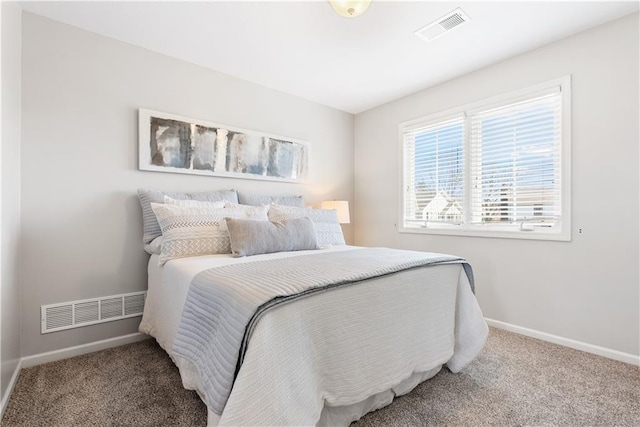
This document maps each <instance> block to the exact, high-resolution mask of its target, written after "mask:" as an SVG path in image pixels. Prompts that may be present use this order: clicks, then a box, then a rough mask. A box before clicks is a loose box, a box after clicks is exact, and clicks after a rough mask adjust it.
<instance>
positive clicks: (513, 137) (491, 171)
mask: <svg viewBox="0 0 640 427" xmlns="http://www.w3.org/2000/svg"><path fill="white" fill-rule="evenodd" d="M560 106H561V98H560V92H559V90H558V91H556V92H555V93H551V94H548V95H544V96H541V97H537V98H534V99H529V100H526V101H523V102H518V103H513V104H508V105H505V106H501V107H499V108H494V109H491V110H488V111H482V112H478V113H476V114H472V115H470V153H471V164H472V169H471V180H472V182H471V206H470V210H471V212H472V217H471V223H475V224H478V223H485V224H505V223H511V224H513V223H518V225H520V226H523V228H525V229H527V228H528V227H529V226H530V227H534V226H546V227H552V226H553V225H554V224H555V223H556V221H558V220H559V219H560V218H561V215H562V206H561V203H560V196H561V186H560V184H561V182H560V180H561V176H560V154H561V150H560V148H561V145H560V137H561V132H560V130H561V117H560V113H561V109H560ZM523 222H527V223H528V224H527V227H524V224H523Z"/></svg>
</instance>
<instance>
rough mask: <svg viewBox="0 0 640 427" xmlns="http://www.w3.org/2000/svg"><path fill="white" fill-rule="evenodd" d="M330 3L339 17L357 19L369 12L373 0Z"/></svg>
mask: <svg viewBox="0 0 640 427" xmlns="http://www.w3.org/2000/svg"><path fill="white" fill-rule="evenodd" d="M329 3H331V7H333V10H335V11H336V13H337V14H338V15H341V16H345V17H347V18H355V17H356V16H360V15H362V14H363V13H364V12H365V11H366V10H367V8H368V7H369V4H370V3H371V0H360V1H357V0H329Z"/></svg>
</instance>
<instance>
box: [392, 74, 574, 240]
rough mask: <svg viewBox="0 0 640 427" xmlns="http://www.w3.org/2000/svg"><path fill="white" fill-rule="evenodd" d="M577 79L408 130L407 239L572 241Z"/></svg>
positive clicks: (404, 138) (409, 125)
mask: <svg viewBox="0 0 640 427" xmlns="http://www.w3.org/2000/svg"><path fill="white" fill-rule="evenodd" d="M569 113H570V78H569V77H564V78H561V79H557V80H554V81H552V82H547V83H545V84H542V85H538V86H536V87H534V88H530V89H525V90H521V91H517V92H515V93H512V94H508V95H501V96H499V97H495V98H492V99H489V100H486V101H481V102H477V103H474V104H471V105H467V106H465V107H460V108H458V109H452V110H449V111H447V112H444V113H439V114H437V115H432V116H429V117H425V118H421V119H417V120H413V121H411V122H406V123H403V124H401V125H400V140H401V144H402V151H403V155H402V185H403V188H402V203H401V208H400V209H401V214H400V215H401V218H400V220H401V224H400V231H405V232H416V231H417V232H426V233H436V234H458V235H475V236H489V237H490V236H497V237H517V238H541V239H552V240H570V237H571V235H570V219H571V218H570V186H569V182H568V181H569V177H570V114H569Z"/></svg>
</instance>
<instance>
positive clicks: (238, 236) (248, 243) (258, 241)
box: [226, 218, 318, 257]
mask: <svg viewBox="0 0 640 427" xmlns="http://www.w3.org/2000/svg"><path fill="white" fill-rule="evenodd" d="M226 221H227V229H228V230H229V240H230V241H231V252H233V255H234V256H237V257H242V256H250V255H258V254H270V253H273V252H289V251H303V250H308V249H317V248H318V243H317V239H316V231H315V229H314V227H313V222H312V221H311V220H310V219H309V218H296V219H290V220H284V221H282V222H269V221H253V220H247V219H233V218H226Z"/></svg>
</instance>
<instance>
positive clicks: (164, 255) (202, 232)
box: [151, 203, 269, 265]
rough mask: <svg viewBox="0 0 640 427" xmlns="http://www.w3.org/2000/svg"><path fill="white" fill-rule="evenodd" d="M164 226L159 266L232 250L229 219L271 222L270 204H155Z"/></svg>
mask: <svg viewBox="0 0 640 427" xmlns="http://www.w3.org/2000/svg"><path fill="white" fill-rule="evenodd" d="M151 208H152V209H153V212H154V213H155V214H156V217H157V218H158V223H159V224H160V228H161V229H162V236H163V237H164V239H163V242H162V249H161V252H160V257H159V260H158V265H164V264H165V263H166V262H167V261H169V260H172V259H175V258H184V257H189V256H199V255H212V254H228V253H231V246H230V243H229V232H228V230H227V226H226V224H225V221H224V219H225V218H238V219H253V220H261V221H267V220H268V217H267V210H268V209H269V207H268V206H252V208H251V209H224V208H222V209H211V208H202V207H191V208H189V207H182V206H175V205H167V204H162V203H152V204H151Z"/></svg>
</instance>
